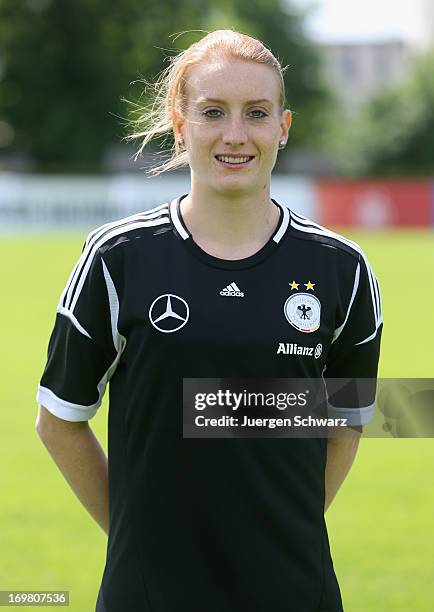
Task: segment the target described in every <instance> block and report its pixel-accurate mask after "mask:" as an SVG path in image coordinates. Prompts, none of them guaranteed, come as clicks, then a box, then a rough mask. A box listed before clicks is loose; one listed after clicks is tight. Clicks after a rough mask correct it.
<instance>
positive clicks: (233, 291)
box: [220, 283, 244, 297]
mask: <svg viewBox="0 0 434 612" xmlns="http://www.w3.org/2000/svg"><path fill="white" fill-rule="evenodd" d="M220 295H223V296H226V297H244V293H243V292H242V291H241V289H240V288H239V287H238V285H237V284H236V283H231V284H230V285H228V286H227V287H225V288H224V289H222V290H221V291H220Z"/></svg>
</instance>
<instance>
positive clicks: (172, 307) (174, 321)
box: [149, 293, 190, 334]
mask: <svg viewBox="0 0 434 612" xmlns="http://www.w3.org/2000/svg"><path fill="white" fill-rule="evenodd" d="M189 315H190V309H189V307H188V304H187V302H186V301H185V300H183V299H182V298H181V297H179V296H178V295H173V294H172V293H165V294H164V295H159V296H158V297H157V298H155V300H154V301H153V302H152V304H151V307H150V308H149V320H150V321H151V323H152V325H153V326H154V327H155V329H158V331H160V332H163V334H171V333H172V332H176V331H178V330H179V329H181V327H184V325H185V324H186V323H187V321H188V317H189Z"/></svg>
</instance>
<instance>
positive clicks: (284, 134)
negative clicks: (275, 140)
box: [280, 108, 292, 141]
mask: <svg viewBox="0 0 434 612" xmlns="http://www.w3.org/2000/svg"><path fill="white" fill-rule="evenodd" d="M291 123H292V113H291V111H290V110H289V109H288V108H287V109H285V110H284V111H283V113H282V119H281V121H280V138H281V140H285V141H286V140H288V132H289V130H290V128H291Z"/></svg>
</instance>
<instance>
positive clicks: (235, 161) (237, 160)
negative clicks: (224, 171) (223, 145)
mask: <svg viewBox="0 0 434 612" xmlns="http://www.w3.org/2000/svg"><path fill="white" fill-rule="evenodd" d="M215 159H216V160H217V161H218V162H220V163H221V164H223V165H224V166H227V167H228V166H232V167H235V168H237V167H240V166H246V165H247V164H248V163H249V162H251V161H252V159H254V156H253V155H239V156H237V157H235V156H234V157H232V156H227V155H215Z"/></svg>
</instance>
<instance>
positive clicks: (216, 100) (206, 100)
mask: <svg viewBox="0 0 434 612" xmlns="http://www.w3.org/2000/svg"><path fill="white" fill-rule="evenodd" d="M203 102H214V103H216V104H226V102H225V101H224V100H219V99H218V98H199V99H198V100H197V104H202V103H203ZM264 102H265V103H266V104H269V105H270V106H273V103H272V101H271V100H267V98H261V99H260V100H248V101H247V102H246V104H263V103H264Z"/></svg>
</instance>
